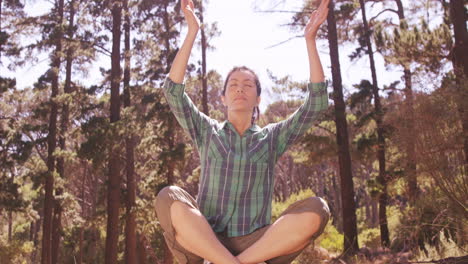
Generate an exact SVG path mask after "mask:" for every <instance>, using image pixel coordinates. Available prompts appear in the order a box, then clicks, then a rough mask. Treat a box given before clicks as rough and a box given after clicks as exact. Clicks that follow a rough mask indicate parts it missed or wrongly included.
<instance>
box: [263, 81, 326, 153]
mask: <svg viewBox="0 0 468 264" xmlns="http://www.w3.org/2000/svg"><path fill="white" fill-rule="evenodd" d="M307 89H308V93H307V97H306V100H305V102H304V103H303V104H302V105H301V106H300V107H299V108H298V109H297V110H296V111H295V112H294V113H293V114H292V115H291V116H289V117H288V118H287V119H285V120H283V121H281V122H278V123H276V124H274V125H273V130H272V131H274V134H275V138H276V142H277V144H276V156H277V157H279V156H281V155H282V154H283V153H284V152H285V151H286V150H287V149H288V147H289V146H290V145H292V144H294V143H295V142H296V141H297V140H298V138H299V137H300V136H301V135H302V134H304V133H305V132H306V131H307V130H308V129H309V128H311V127H312V125H313V122H314V121H315V120H317V118H318V117H319V116H320V114H321V113H322V112H324V111H325V110H326V109H327V108H328V94H327V83H326V82H321V83H309V84H308V87H307Z"/></svg>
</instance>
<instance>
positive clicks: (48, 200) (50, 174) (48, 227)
mask: <svg viewBox="0 0 468 264" xmlns="http://www.w3.org/2000/svg"><path fill="white" fill-rule="evenodd" d="M63 6H64V1H63V0H59V1H58V2H57V3H56V8H57V22H56V24H55V32H54V34H55V39H54V42H55V51H54V53H53V55H52V58H51V60H52V63H51V69H50V72H49V73H48V74H49V75H50V79H51V82H52V86H51V89H52V93H51V96H50V105H51V108H50V117H49V134H48V136H47V175H46V179H45V184H44V190H45V201H44V222H43V228H42V255H41V263H42V264H49V263H51V261H52V245H51V243H52V212H53V206H54V194H53V191H54V177H55V176H54V175H55V171H56V167H55V166H56V165H55V162H56V161H55V154H54V152H55V148H56V145H57V116H58V104H57V102H56V101H55V99H56V97H57V96H58V93H59V72H60V65H61V60H62V59H61V53H62V38H63V30H62V23H63Z"/></svg>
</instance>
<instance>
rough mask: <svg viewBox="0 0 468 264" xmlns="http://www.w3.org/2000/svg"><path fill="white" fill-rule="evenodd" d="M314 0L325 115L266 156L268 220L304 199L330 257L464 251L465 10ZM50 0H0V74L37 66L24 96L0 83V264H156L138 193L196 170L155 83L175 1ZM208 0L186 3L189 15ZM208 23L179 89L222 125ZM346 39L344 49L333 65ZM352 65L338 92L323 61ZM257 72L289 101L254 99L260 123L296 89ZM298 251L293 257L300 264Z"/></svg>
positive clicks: (152, 191)
mask: <svg viewBox="0 0 468 264" xmlns="http://www.w3.org/2000/svg"><path fill="white" fill-rule="evenodd" d="M311 2H312V1H304V5H303V9H302V10H293V11H291V20H290V22H291V23H290V24H289V27H290V30H291V31H292V32H297V33H300V32H302V30H303V28H304V26H305V23H306V21H307V19H308V16H309V14H310V12H311V11H312V9H313V8H314V7H315V6H316V5H314V4H311ZM314 2H315V1H314ZM331 2H332V3H331V4H330V7H331V8H330V13H329V16H328V19H327V22H326V25H324V26H323V27H322V29H321V31H320V33H319V35H320V36H319V37H320V38H322V39H325V40H327V41H328V46H329V56H330V60H331V66H332V71H331V72H332V76H328V78H330V80H331V85H330V86H331V87H329V91H331V93H330V96H329V97H330V100H331V101H330V102H331V103H330V107H329V109H328V111H327V112H326V114H325V115H323V117H322V118H321V120H318V122H317V123H316V125H315V126H314V127H313V128H311V129H310V130H309V131H308V132H307V133H306V135H304V137H302V140H301V142H299V143H298V144H296V145H294V146H293V147H292V148H291V149H290V151H288V152H287V153H286V154H285V155H284V156H283V157H282V158H281V159H280V161H279V162H278V165H277V167H276V182H275V189H274V192H275V193H274V199H275V201H274V205H273V215H274V217H277V216H278V214H279V213H280V212H281V210H282V208H284V207H285V206H287V204H289V203H291V202H293V201H294V200H295V199H299V198H301V197H304V196H307V195H317V196H321V197H323V198H324V199H326V200H327V201H328V203H329V205H330V208H331V211H332V221H331V222H330V224H329V225H328V227H327V229H326V231H325V233H324V235H322V236H321V237H320V239H319V240H318V241H317V243H316V246H317V247H322V248H324V249H326V250H327V251H328V252H329V253H330V254H333V253H335V254H341V255H342V256H344V257H349V256H354V255H356V254H359V253H362V252H377V251H379V250H381V249H382V248H387V249H389V251H387V252H393V253H408V254H409V255H408V256H409V257H410V258H411V259H413V260H420V259H423V258H425V257H426V258H427V257H429V258H443V257H449V256H462V255H467V251H468V248H467V231H468V230H467V227H468V223H467V222H468V221H467V219H468V217H467V216H468V213H467V212H468V211H467V207H468V179H467V178H468V177H467V171H468V111H467V110H468V82H467V76H468V33H467V27H466V20H467V9H466V7H467V4H468V1H466V0H450V1H446V0H416V1H406V2H404V1H403V2H402V1H401V0H380V1H377V0H368V1H364V0H359V1H357V0H354V1H351V0H343V1H331ZM53 3H54V8H53V9H51V10H50V13H47V14H45V15H41V16H31V15H29V14H28V13H27V12H26V11H25V8H26V6H27V5H28V4H29V2H28V1H20V0H0V22H1V24H0V56H1V57H0V59H1V65H0V67H2V68H4V69H9V70H10V71H15V70H19V69H21V68H23V67H27V66H28V65H31V64H35V63H37V62H38V60H40V58H41V56H44V55H47V56H48V58H49V61H50V64H49V67H48V68H46V69H43V75H42V76H41V77H40V78H39V79H38V80H37V81H36V82H35V83H34V85H33V87H26V88H21V89H20V88H19V87H17V85H16V80H15V79H14V78H8V77H6V76H5V75H4V74H3V73H1V72H0V142H1V145H0V262H1V263H43V264H49V263H54V264H55V263H80V264H81V263H108V264H110V263H128V264H133V263H173V259H172V256H171V253H170V252H169V250H168V249H167V247H166V246H165V244H164V242H163V236H162V233H161V229H160V227H159V225H158V220H157V218H156V216H155V212H154V210H153V202H154V198H155V196H156V194H157V192H158V190H160V189H161V188H163V187H164V186H167V185H173V184H175V185H178V186H181V187H183V188H184V189H186V190H188V191H189V192H190V193H191V194H192V195H194V196H195V195H196V194H197V188H198V182H199V176H200V167H199V157H198V155H196V154H194V153H195V152H196V149H194V146H193V145H192V144H191V142H190V140H189V138H188V137H187V136H186V135H185V134H184V133H183V131H182V130H181V128H180V126H179V125H178V124H177V122H176V120H175V119H174V116H173V114H172V113H171V112H170V109H169V107H168V105H167V103H166V101H165V99H164V96H163V94H162V91H161V89H159V88H160V87H161V86H162V83H163V81H164V78H165V77H166V75H167V73H168V72H169V69H170V66H171V62H172V60H173V58H174V56H175V54H176V52H177V48H178V41H179V40H180V38H183V37H184V36H183V35H181V32H180V29H181V23H182V24H183V23H184V20H183V17H182V15H181V12H180V2H179V1H163V0H153V1H150V0H140V1H131V0H114V1H105V0H104V1H103V0H98V1H94V0H88V1H82V0H55V1H53ZM207 4H209V3H208V2H205V3H200V2H197V3H196V6H197V12H198V15H199V17H200V18H201V20H202V22H203V14H204V9H203V5H207ZM370 8H372V10H373V11H372V12H368V13H366V11H368V10H369V9H370ZM379 9H380V10H379ZM376 10H377V12H376ZM213 22H214V21H208V22H205V24H206V26H205V27H204V28H202V30H201V32H200V34H199V35H200V44H199V47H198V48H199V49H201V51H202V52H201V54H202V56H201V58H200V63H198V64H192V65H190V67H189V72H188V73H187V80H186V83H187V92H188V94H189V95H190V97H191V98H192V100H193V101H194V102H195V103H196V104H197V105H198V106H199V108H200V110H202V111H203V112H204V113H206V114H208V115H210V116H211V117H213V118H216V119H218V120H223V119H224V107H223V106H222V105H221V102H220V100H219V98H220V94H221V87H222V84H223V78H224V76H220V74H219V73H217V72H216V71H207V63H208V64H209V61H207V60H206V50H207V48H208V47H209V46H210V43H209V42H210V40H211V39H212V38H213V37H215V36H216V35H217V34H218V33H217V29H216V27H215V26H213V24H211V23H213ZM349 44H352V45H354V47H356V48H355V51H354V52H353V53H352V55H351V56H349V57H347V58H346V57H345V58H343V55H341V57H340V52H339V48H340V47H343V45H349ZM376 54H379V55H381V56H383V58H384V60H385V66H386V67H387V69H392V70H396V71H399V72H401V80H396V81H395V82H394V83H392V84H391V85H388V86H381V85H379V79H381V78H384V76H385V75H386V72H377V71H376V67H375V63H376V62H375V59H374V56H375V55H376ZM102 55H105V56H106V57H107V58H108V61H109V64H108V65H111V67H110V68H100V74H101V75H102V77H103V81H100V82H96V83H94V84H92V85H88V84H84V82H83V78H84V76H87V74H89V69H90V68H91V67H92V66H93V65H96V64H97V63H98V62H99V61H98V58H99V57H101V56H102ZM361 58H365V59H366V61H368V62H369V67H368V68H367V67H366V68H363V71H367V70H370V71H371V76H372V78H371V79H370V80H362V81H361V82H360V83H356V84H354V88H355V89H354V90H353V92H352V93H351V94H349V95H347V96H344V95H343V87H342V79H341V73H340V63H339V59H342V60H350V61H356V60H359V59H361ZM270 78H271V80H272V82H273V83H274V87H273V89H274V90H275V91H277V92H281V93H283V94H286V95H289V98H290V100H280V101H275V102H273V103H272V104H271V105H269V106H268V107H267V109H266V111H265V112H264V113H262V116H261V119H260V125H261V126H263V125H265V124H267V123H270V122H277V121H280V120H282V119H284V118H286V117H287V116H288V115H289V114H291V113H292V112H293V111H295V110H296V109H297V107H298V106H299V105H300V104H301V102H302V101H301V98H300V96H297V95H298V94H303V93H304V92H305V87H306V83H303V82H300V81H297V80H293V79H292V78H290V77H287V76H286V77H283V76H275V75H274V73H272V74H271V76H270ZM422 88H427V89H422ZM313 251H314V250H313V249H311V250H308V251H306V252H305V253H304V254H303V255H302V256H301V257H300V258H299V260H298V262H297V263H312V262H313V260H312V259H313V258H314V256H315V255H314V253H313Z"/></svg>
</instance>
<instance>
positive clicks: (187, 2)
mask: <svg viewBox="0 0 468 264" xmlns="http://www.w3.org/2000/svg"><path fill="white" fill-rule="evenodd" d="M181 9H182V11H183V12H184V16H185V21H187V25H188V30H189V32H193V33H197V32H198V30H199V29H200V19H198V17H197V16H196V15H195V11H194V5H193V1H192V0H182V3H181Z"/></svg>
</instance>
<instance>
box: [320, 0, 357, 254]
mask: <svg viewBox="0 0 468 264" xmlns="http://www.w3.org/2000/svg"><path fill="white" fill-rule="evenodd" d="M334 7H335V6H334V1H330V12H329V14H328V18H327V21H328V23H327V24H328V25H327V27H328V43H329V47H330V59H331V64H332V78H333V100H334V102H335V124H336V132H337V133H336V140H337V143H338V161H339V167H340V170H339V173H340V181H341V201H342V208H343V231H344V255H345V256H352V255H354V254H355V253H357V252H358V250H359V245H358V240H357V225H356V204H355V201H354V184H353V175H352V172H351V156H350V153H349V142H348V125H347V123H346V112H345V111H346V106H345V103H344V100H343V87H342V81H341V70H340V62H339V53H338V35H337V32H336V21H335V12H334Z"/></svg>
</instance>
